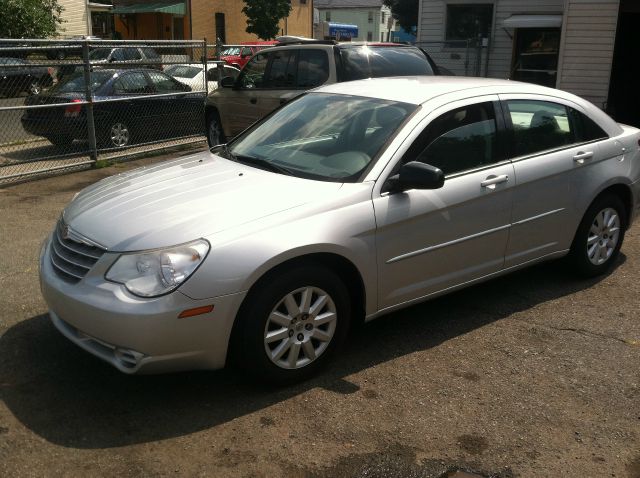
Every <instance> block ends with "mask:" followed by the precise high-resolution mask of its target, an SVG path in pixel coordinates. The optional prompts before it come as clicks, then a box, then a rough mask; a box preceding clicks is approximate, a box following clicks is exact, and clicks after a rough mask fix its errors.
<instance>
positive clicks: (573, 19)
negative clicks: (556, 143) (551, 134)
mask: <svg viewBox="0 0 640 478" xmlns="http://www.w3.org/2000/svg"><path fill="white" fill-rule="evenodd" d="M639 20H640V2H638V1H634V0H598V1H596V0H420V4H419V22H418V35H417V39H418V43H420V42H423V43H424V42H442V41H450V40H459V39H467V38H480V41H481V42H484V43H485V44H488V61H487V63H486V65H487V71H486V73H487V76H490V77H498V78H511V79H517V80H522V81H529V82H534V83H540V84H545V85H548V86H552V87H557V88H560V89H563V90H567V91H570V92H572V93H575V94H577V95H580V96H582V97H584V98H586V99H588V100H589V101H591V102H593V103H594V104H596V105H597V106H599V107H601V108H603V109H607V110H608V111H609V112H610V113H612V114H614V116H615V115H617V116H618V118H617V119H618V120H619V121H627V122H630V123H632V122H634V121H635V122H636V124H637V123H640V116H639V114H638V111H640V105H639V104H638V101H639V100H638V99H637V98H639V97H640V95H638V94H637V93H636V92H635V88H634V85H633V81H634V78H632V72H633V70H634V66H635V63H636V62H637V52H635V51H633V50H635V49H634V48H630V47H629V45H636V47H637V45H639V44H640V29H639V28H638V25H639V24H640V23H638V21H639ZM450 50H451V52H454V51H455V48H450ZM483 61H484V60H483ZM445 66H446V65H445ZM622 92H625V93H624V94H623V93H622ZM634 112H635V113H634ZM628 114H630V115H631V116H628ZM634 118H635V119H634Z"/></svg>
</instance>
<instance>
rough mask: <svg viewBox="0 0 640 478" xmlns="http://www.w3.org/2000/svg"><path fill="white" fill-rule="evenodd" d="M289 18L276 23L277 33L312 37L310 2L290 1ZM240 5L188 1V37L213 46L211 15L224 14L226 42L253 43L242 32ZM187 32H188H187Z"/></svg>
mask: <svg viewBox="0 0 640 478" xmlns="http://www.w3.org/2000/svg"><path fill="white" fill-rule="evenodd" d="M291 6H292V7H293V8H292V10H291V13H290V14H289V17H288V18H287V19H286V22H285V20H282V21H281V22H280V34H284V33H285V28H286V33H287V34H288V35H296V36H304V37H310V36H311V35H312V22H313V8H312V2H311V0H307V2H306V3H300V0H292V1H291ZM243 7H244V2H242V1H240V0H191V27H192V38H193V39H194V40H200V39H202V38H206V39H207V41H208V43H214V42H215V38H216V26H215V14H216V13H224V15H225V30H226V37H227V38H226V43H227V44H237V43H241V42H246V41H257V40H259V38H258V37H257V36H256V35H253V34H249V33H247V32H246V28H247V17H246V16H245V15H244V14H243V13H242V8H243ZM187 31H188V30H187Z"/></svg>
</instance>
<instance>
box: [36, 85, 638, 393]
mask: <svg viewBox="0 0 640 478" xmlns="http://www.w3.org/2000/svg"><path fill="white" fill-rule="evenodd" d="M639 141H640V132H639V131H638V130H637V129H635V128H631V127H628V126H624V125H619V124H617V123H616V122H615V121H613V120H612V119H611V118H609V117H608V116H607V115H606V114H604V113H603V112H602V111H600V110H599V109H597V108H596V107H594V106H593V105H591V104H590V103H588V102H586V101H584V100H583V99H580V98H578V97H576V96H573V95H571V94H568V93H564V92H562V91H558V90H553V89H548V88H543V87H539V86H534V85H528V84H524V83H517V82H511V81H501V80H488V79H473V78H443V77H428V78H427V77H425V78H421V77H414V78H391V79H376V80H363V81H356V82H351V83H340V84H335V85H331V86H327V87H324V88H320V89H318V90H315V91H313V92H310V93H308V94H305V95H303V96H301V97H300V98H298V99H296V100H295V101H292V102H291V103H289V104H287V105H286V106H284V107H283V108H280V109H279V110H277V111H275V112H274V113H272V114H271V115H270V116H268V117H267V118H265V119H264V120H262V121H261V122H259V123H257V124H256V125H254V126H253V127H251V128H250V129H249V130H247V131H245V132H244V133H243V134H241V135H240V136H239V137H237V138H235V139H234V140H233V141H231V142H230V143H228V144H226V145H220V146H217V147H215V148H213V149H212V150H211V151H210V152H209V151H207V152H203V153H198V154H195V155H192V156H189V157H186V158H181V159H177V160H175V161H169V162H166V163H163V164H159V165H155V166H151V167H147V168H142V169H138V170H134V171H131V172H128V173H124V174H120V175H117V176H113V177H111V178H108V179H105V180H103V181H100V182H98V183H96V184H94V185H92V186H90V187H88V188H87V189H85V190H83V191H82V192H81V193H80V194H79V195H78V196H77V197H76V198H74V200H73V201H72V202H71V204H69V205H68V206H67V207H66V209H65V210H64V211H63V213H62V215H61V217H60V220H59V222H58V224H57V226H56V228H55V230H54V231H53V233H52V234H51V236H50V238H49V240H48V241H47V242H46V243H45V245H44V247H43V249H42V253H41V259H40V275H41V284H42V292H43V295H44V297H45V299H46V301H47V303H48V305H49V307H50V316H51V319H52V321H53V323H54V324H55V326H56V327H57V328H58V330H59V331H60V332H61V333H62V334H64V335H65V336H66V337H68V338H69V339H70V340H71V341H73V342H75V343H76V344H78V345H79V346H80V347H82V348H84V349H85V350H87V351H88V352H90V353H92V354H94V355H96V356H98V357H100V358H101V359H103V360H105V361H107V362H109V363H111V364H112V365H113V366H115V367H117V368H118V369H119V370H121V371H123V372H126V373H135V372H145V373H149V372H164V371H169V370H178V369H197V368H205V369H215V368H221V367H223V366H225V364H228V363H234V364H236V365H237V366H238V367H241V368H242V369H243V370H246V371H248V372H250V373H251V374H252V375H253V376H255V377H259V378H261V379H264V380H268V381H272V382H278V383H282V382H290V381H295V380H300V379H304V378H306V377H308V376H309V375H310V374H312V373H314V372H316V371H317V369H318V368H319V367H321V366H322V365H323V364H325V363H326V362H327V361H328V360H329V359H330V358H331V357H332V356H335V355H336V352H337V351H338V350H339V346H340V345H341V343H342V342H344V340H345V337H346V336H347V333H348V331H349V327H350V325H353V324H354V323H355V322H356V321H360V320H371V319H374V318H376V317H378V316H380V315H382V314H385V313H388V312H390V311H393V310H396V309H399V308H402V307H407V306H409V305H411V304H414V303H416V302H419V301H424V300H426V299H429V298H432V297H435V296H437V295H441V294H444V293H447V292H450V291H453V290H455V289H458V288H461V287H465V286H468V285H471V284H474V283H477V282H479V281H483V280H487V279H490V278H492V277H496V276H497V275H501V274H505V273H508V272H510V271H513V270H515V269H519V268H522V267H525V266H528V265H530V264H534V263H537V262H540V261H543V260H548V259H554V258H560V257H562V256H567V261H568V263H569V264H571V265H572V266H573V267H574V268H575V270H576V271H577V272H579V273H581V274H584V275H588V276H594V275H597V274H602V273H604V272H605V271H607V270H608V269H609V268H610V267H611V266H612V264H613V263H614V262H615V260H616V257H617V255H618V252H619V250H620V246H621V244H622V241H623V238H624V234H625V230H626V229H627V228H628V227H629V225H630V224H631V222H632V221H633V219H634V217H635V216H637V214H638V212H639V205H640V200H639V198H640V182H639V181H640V152H639V149H640V148H639V144H640V143H639Z"/></svg>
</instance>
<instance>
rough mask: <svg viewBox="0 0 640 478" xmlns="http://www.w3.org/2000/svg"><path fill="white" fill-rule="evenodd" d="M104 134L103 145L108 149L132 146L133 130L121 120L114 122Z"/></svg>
mask: <svg viewBox="0 0 640 478" xmlns="http://www.w3.org/2000/svg"><path fill="white" fill-rule="evenodd" d="M108 124H109V126H108V127H107V128H106V130H105V131H104V133H103V137H102V140H101V145H102V146H104V147H106V148H125V147H127V146H129V145H131V143H132V141H131V128H129V126H128V125H127V124H126V123H125V122H124V121H121V120H113V121H111V122H110V123H108Z"/></svg>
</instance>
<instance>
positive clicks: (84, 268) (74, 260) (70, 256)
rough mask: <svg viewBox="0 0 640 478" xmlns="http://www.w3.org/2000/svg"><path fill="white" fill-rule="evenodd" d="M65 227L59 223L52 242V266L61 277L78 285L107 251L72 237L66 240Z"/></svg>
mask: <svg viewBox="0 0 640 478" xmlns="http://www.w3.org/2000/svg"><path fill="white" fill-rule="evenodd" d="M64 227H65V226H64V224H63V223H62V221H58V224H57V225H56V231H55V234H54V235H53V239H52V241H51V265H53V268H54V270H55V271H56V272H57V273H58V275H59V276H60V277H62V278H63V279H65V280H67V281H69V282H72V283H76V282H78V281H80V279H82V278H83V277H84V276H85V275H86V274H87V272H89V270H91V268H92V267H93V265H94V264H95V263H96V262H97V261H98V259H100V257H102V254H104V252H105V251H104V249H101V248H99V247H95V246H90V245H88V244H84V243H82V242H78V241H75V240H73V239H72V238H71V237H67V238H65V237H64V235H63V229H64Z"/></svg>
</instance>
